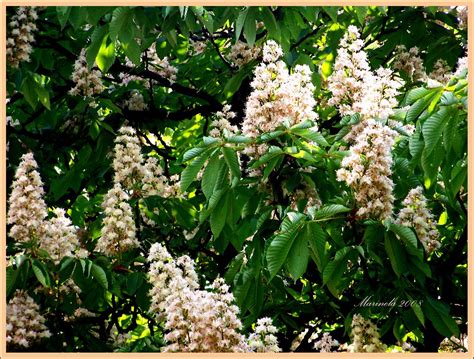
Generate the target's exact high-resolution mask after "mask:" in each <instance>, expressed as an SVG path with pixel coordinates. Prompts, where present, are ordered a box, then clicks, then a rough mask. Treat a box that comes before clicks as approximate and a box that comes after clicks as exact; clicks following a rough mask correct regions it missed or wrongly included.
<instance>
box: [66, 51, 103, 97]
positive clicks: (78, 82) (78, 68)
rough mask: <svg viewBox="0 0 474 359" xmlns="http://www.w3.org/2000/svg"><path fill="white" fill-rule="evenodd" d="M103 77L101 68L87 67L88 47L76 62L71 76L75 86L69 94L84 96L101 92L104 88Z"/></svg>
mask: <svg viewBox="0 0 474 359" xmlns="http://www.w3.org/2000/svg"><path fill="white" fill-rule="evenodd" d="M101 77H102V74H101V72H100V71H99V70H96V69H92V70H89V68H88V67H87V60H86V49H82V50H81V53H80V55H79V57H78V58H77V60H76V62H75V63H74V72H73V73H72V76H71V78H72V81H73V82H74V83H75V86H74V87H73V88H72V89H70V90H69V94H71V95H73V96H84V97H92V96H93V95H98V94H100V93H101V92H102V91H103V89H104V86H103V84H102V79H101Z"/></svg>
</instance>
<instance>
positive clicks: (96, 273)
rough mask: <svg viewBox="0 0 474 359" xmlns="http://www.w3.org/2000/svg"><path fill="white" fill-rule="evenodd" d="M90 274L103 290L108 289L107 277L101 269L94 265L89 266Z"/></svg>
mask: <svg viewBox="0 0 474 359" xmlns="http://www.w3.org/2000/svg"><path fill="white" fill-rule="evenodd" d="M91 274H92V276H93V277H94V279H95V280H96V281H97V282H98V283H99V284H100V285H101V286H102V287H103V288H104V289H108V287H109V282H108V281H107V275H106V274H105V271H104V270H103V269H102V267H100V266H98V265H97V264H95V263H92V266H91Z"/></svg>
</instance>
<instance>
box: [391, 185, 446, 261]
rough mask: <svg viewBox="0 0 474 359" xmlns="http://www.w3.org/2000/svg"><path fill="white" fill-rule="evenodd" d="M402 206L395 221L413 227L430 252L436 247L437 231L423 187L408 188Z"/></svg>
mask: <svg viewBox="0 0 474 359" xmlns="http://www.w3.org/2000/svg"><path fill="white" fill-rule="evenodd" d="M403 206H404V207H403V208H402V209H401V210H400V213H399V214H398V219H397V223H399V224H402V225H404V226H407V227H413V228H414V229H415V232H416V235H417V236H418V238H419V239H420V241H421V243H422V244H423V247H424V248H425V251H426V252H428V253H431V252H433V251H434V250H436V249H438V248H439V247H440V243H439V233H438V231H437V229H436V221H435V220H434V217H433V214H432V213H431V211H430V210H429V209H428V206H427V201H426V197H425V196H424V195H423V188H422V187H421V186H418V187H416V188H413V189H412V190H410V192H408V195H407V196H406V198H405V199H404V200H403Z"/></svg>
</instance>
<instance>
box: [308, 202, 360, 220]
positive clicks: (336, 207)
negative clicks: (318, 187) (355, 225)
mask: <svg viewBox="0 0 474 359" xmlns="http://www.w3.org/2000/svg"><path fill="white" fill-rule="evenodd" d="M350 210H351V209H350V208H347V207H346V206H343V205H341V204H329V205H327V206H324V207H323V208H321V209H320V210H318V211H317V212H316V213H315V214H314V218H315V219H321V218H327V217H331V216H334V215H336V214H339V213H345V212H350Z"/></svg>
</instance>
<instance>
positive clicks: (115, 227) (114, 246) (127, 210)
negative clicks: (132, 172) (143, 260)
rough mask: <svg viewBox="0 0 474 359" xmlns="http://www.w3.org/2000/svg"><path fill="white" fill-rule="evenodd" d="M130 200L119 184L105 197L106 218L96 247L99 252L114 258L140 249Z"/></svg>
mask: <svg viewBox="0 0 474 359" xmlns="http://www.w3.org/2000/svg"><path fill="white" fill-rule="evenodd" d="M128 200H129V196H128V194H127V193H126V192H125V191H124V190H123V188H122V187H121V186H120V184H118V183H116V184H115V185H114V187H113V188H111V189H110V190H109V191H108V192H107V194H106V195H105V197H104V201H103V202H102V208H103V209H104V214H105V217H104V220H103V226H102V230H101V235H100V238H99V240H98V241H97V245H96V249H97V250H98V251H99V252H102V253H105V254H106V255H109V256H114V255H117V254H120V253H123V252H125V251H127V250H129V249H131V248H137V247H139V245H140V244H139V243H138V240H137V238H136V233H135V232H136V228H135V222H134V220H133V212H132V207H131V206H130V204H129V203H128Z"/></svg>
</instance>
